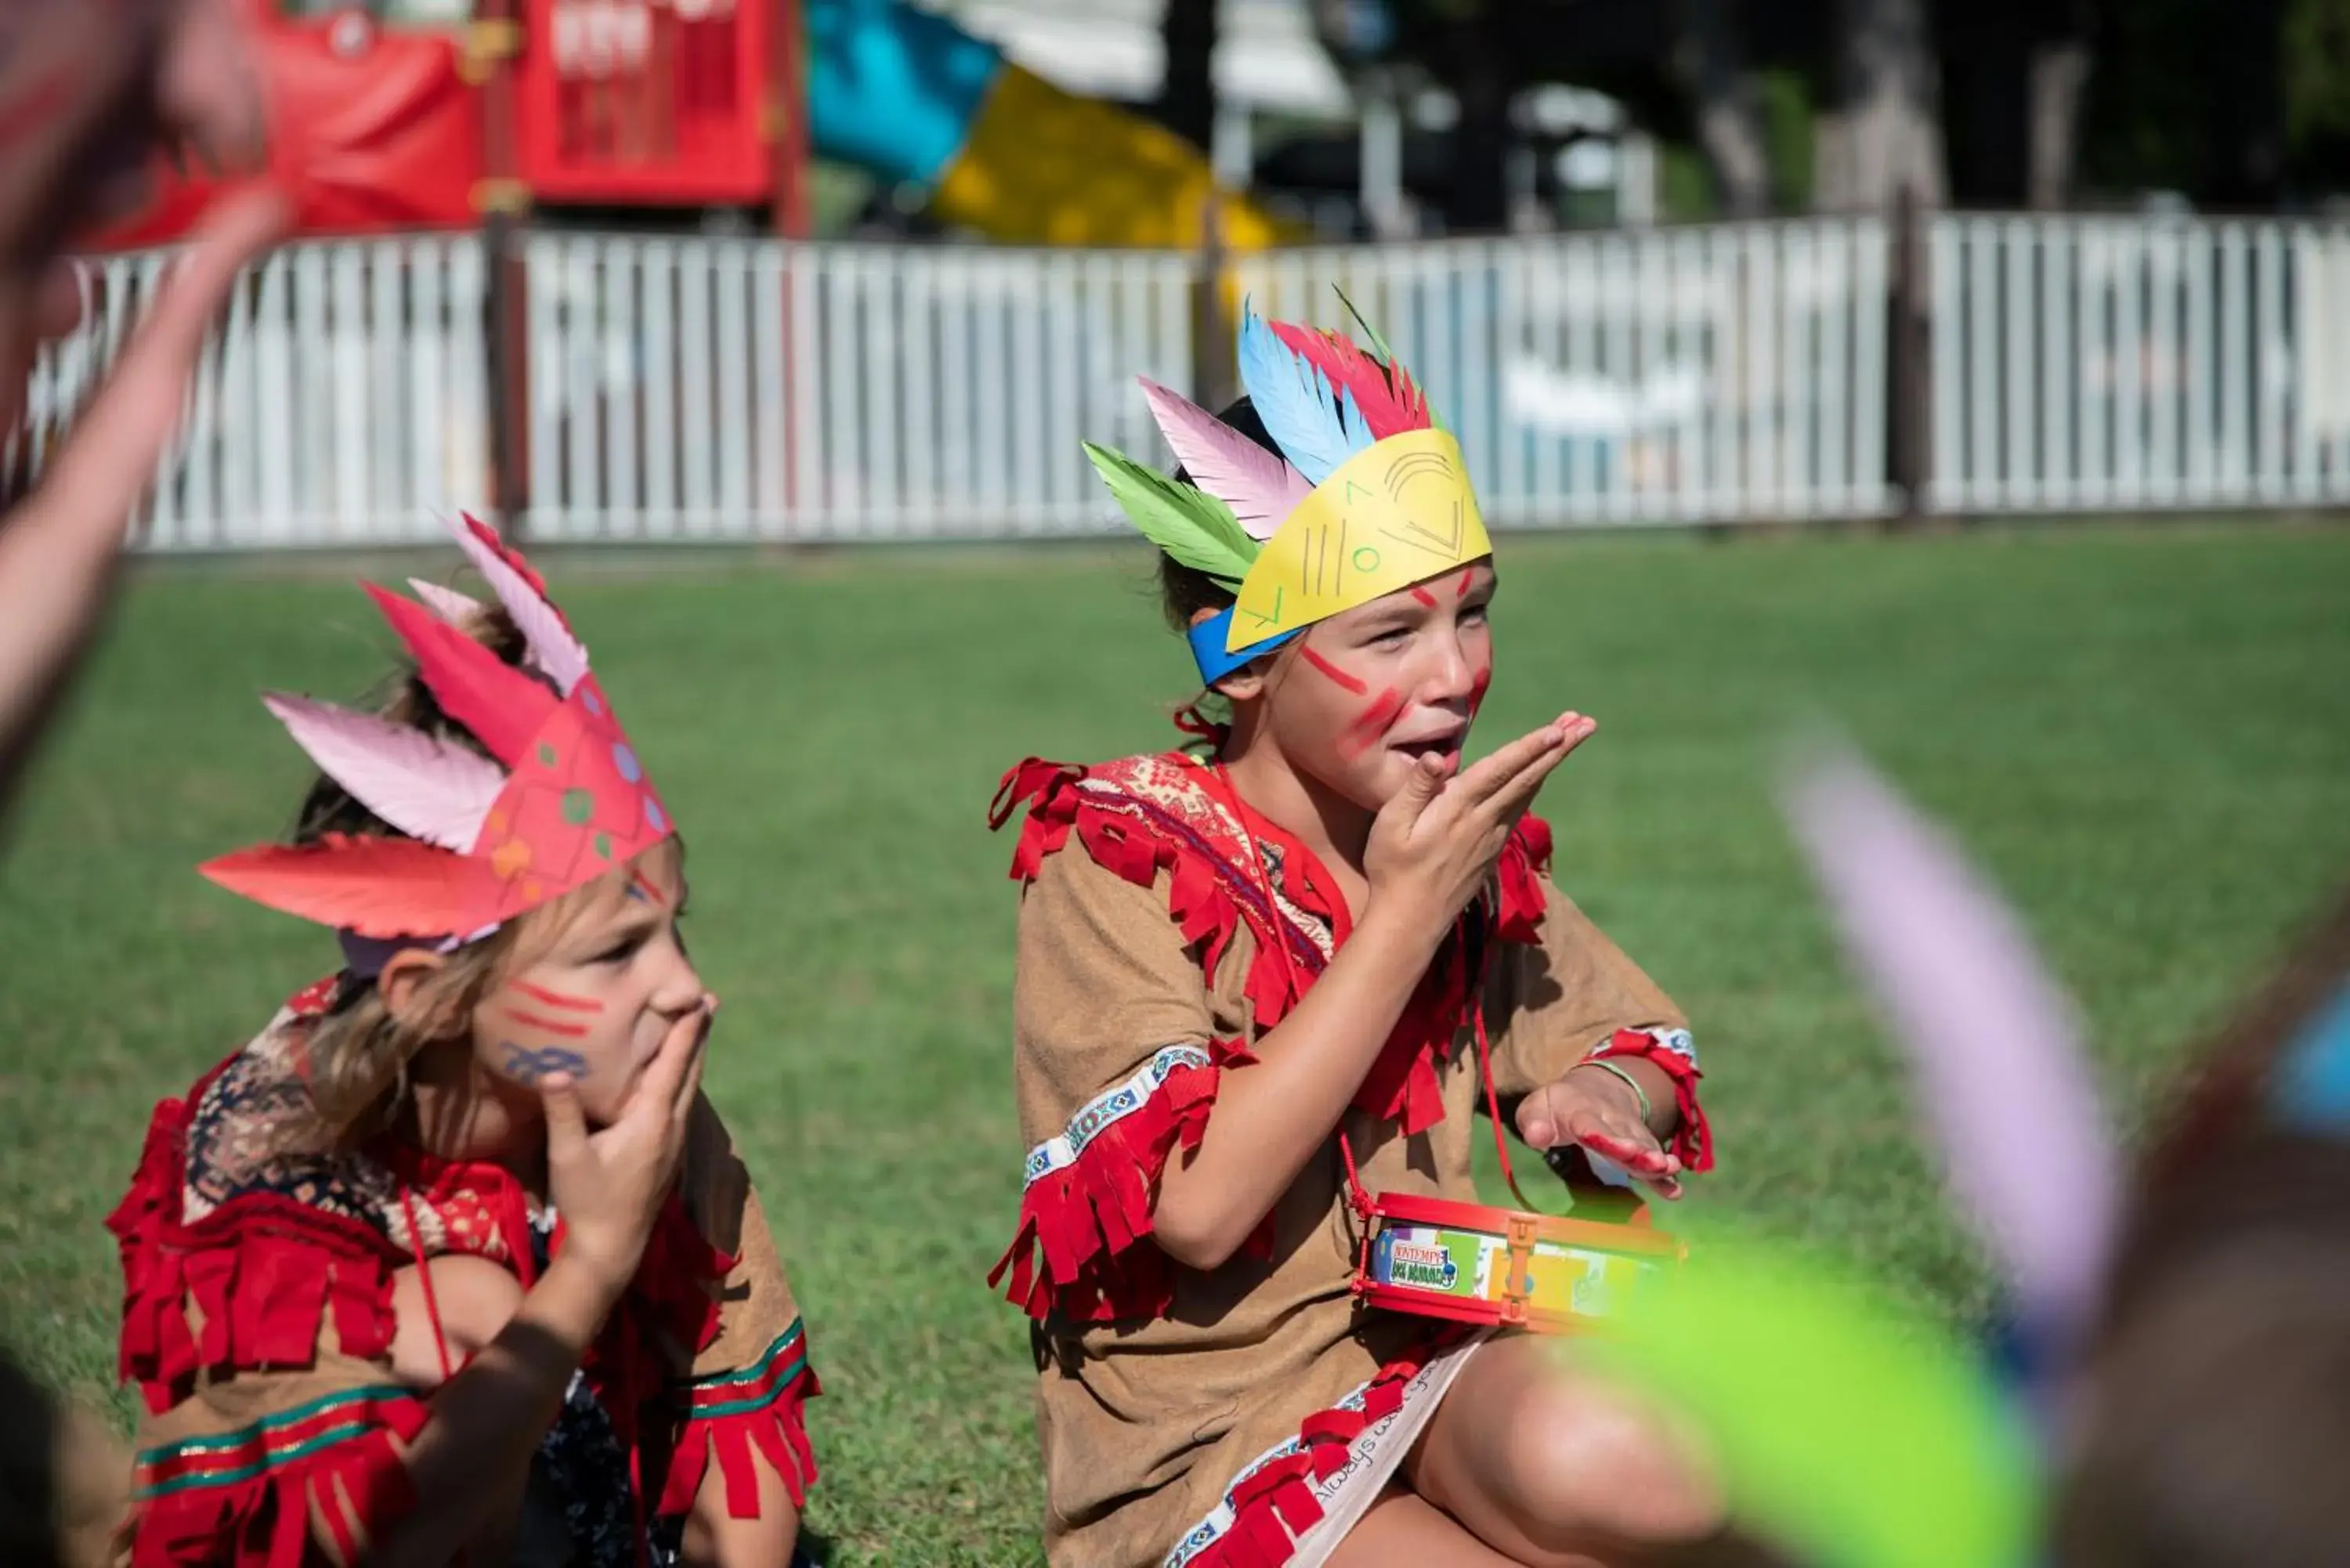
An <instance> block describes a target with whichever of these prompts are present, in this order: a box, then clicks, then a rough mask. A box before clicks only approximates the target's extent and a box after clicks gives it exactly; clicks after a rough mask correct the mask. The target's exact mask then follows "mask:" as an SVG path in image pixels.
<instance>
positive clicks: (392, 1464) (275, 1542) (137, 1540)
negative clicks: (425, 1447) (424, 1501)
mask: <svg viewBox="0 0 2350 1568" xmlns="http://www.w3.org/2000/svg"><path fill="white" fill-rule="evenodd" d="M374 1408H375V1411H376V1413H377V1414H379V1415H380V1416H381V1417H384V1421H385V1424H384V1425H382V1426H380V1427H378V1428H374V1429H373V1430H370V1431H369V1432H366V1433H364V1434H363V1435H361V1436H359V1437H355V1438H345V1439H344V1440H342V1441H340V1442H338V1443H334V1444H331V1445H329V1446H328V1447H327V1448H324V1449H318V1450H317V1452H315V1453H312V1454H309V1455H307V1456H306V1457H304V1458H302V1459H296V1460H293V1461H291V1462H288V1463H286V1464H282V1465H276V1466H272V1467H271V1468H270V1469H268V1470H266V1471H265V1472H264V1473H262V1474H260V1475H256V1476H254V1477H252V1478H250V1479H249V1480H240V1481H232V1482H228V1483H225V1484H223V1485H218V1486H191V1487H187V1488H184V1489H182V1490H175V1491H169V1492H165V1493H163V1494H162V1495H161V1496H160V1497H153V1498H149V1499H147V1500H146V1501H143V1502H141V1503H140V1504H139V1505H138V1511H137V1514H136V1516H135V1520H134V1524H133V1529H134V1534H133V1535H132V1537H131V1542H130V1568H306V1565H307V1564H310V1563H315V1562H317V1555H316V1554H315V1553H314V1552H312V1551H311V1550H310V1510H311V1505H312V1504H313V1503H314V1502H315V1503H316V1504H317V1509H318V1515H319V1517H320V1518H321V1519H322V1520H323V1521H325V1523H326V1527H327V1530H328V1533H329V1535H330V1536H331V1537H332V1538H333V1541H334V1545H335V1549H336V1551H337V1552H338V1553H339V1554H340V1555H341V1557H342V1559H343V1561H344V1562H346V1563H356V1562H358V1561H359V1558H360V1540H361V1536H362V1532H364V1533H365V1534H367V1535H368V1536H369V1537H370V1538H372V1537H373V1536H374V1535H375V1534H377V1533H379V1532H380V1530H381V1529H382V1527H383V1526H385V1525H387V1524H389V1523H391V1522H392V1521H397V1520H398V1519H400V1517H401V1516H402V1515H403V1514H406V1513H408V1512H410V1511H412V1510H413V1509H414V1508H415V1506H416V1493H415V1489H414V1487H413V1486H412V1485H411V1482H410V1480H409V1475H408V1468H407V1466H406V1465H405V1464H403V1463H402V1462H401V1460H400V1450H399V1449H397V1448H395V1447H394V1446H393V1439H394V1438H398V1439H399V1440H400V1442H402V1443H406V1442H410V1441H412V1440H413V1439H414V1438H415V1437H416V1434H417V1432H418V1430H419V1429H420V1428H422V1426H423V1425H424V1418H425V1408H424V1407H423V1405H422V1404H421V1403H420V1402H417V1401H414V1400H403V1401H400V1402H399V1403H397V1404H388V1405H381V1406H377V1407H374Z"/></svg>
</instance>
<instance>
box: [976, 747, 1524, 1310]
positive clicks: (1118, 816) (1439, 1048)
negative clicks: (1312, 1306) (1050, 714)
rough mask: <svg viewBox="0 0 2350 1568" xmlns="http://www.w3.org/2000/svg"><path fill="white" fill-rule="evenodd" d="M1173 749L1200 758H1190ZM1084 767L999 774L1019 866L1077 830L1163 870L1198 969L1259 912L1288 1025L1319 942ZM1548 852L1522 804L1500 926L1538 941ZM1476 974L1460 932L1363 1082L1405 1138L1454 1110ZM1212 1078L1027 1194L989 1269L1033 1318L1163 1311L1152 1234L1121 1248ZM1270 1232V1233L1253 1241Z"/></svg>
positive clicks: (1194, 1081) (1109, 1135) (1267, 1006)
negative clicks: (1304, 938)
mask: <svg viewBox="0 0 2350 1568" xmlns="http://www.w3.org/2000/svg"><path fill="white" fill-rule="evenodd" d="M1140 760H1141V761H1144V762H1150V761H1157V760H1159V759H1140ZM1172 760H1173V761H1176V762H1179V763H1181V765H1185V766H1189V765H1190V763H1189V762H1188V760H1186V759H1172ZM1113 766H1115V764H1113ZM1087 772H1088V770H1087V769H1085V768H1081V767H1076V766H1074V765H1072V764H1069V763H1052V762H1045V761H1043V760H1041V759H1039V758H1035V757H1030V758H1028V759H1027V760H1026V761H1024V762H1023V763H1020V764H1019V765H1018V766H1016V767H1014V768H1013V769H1012V770H1011V771H1010V772H1008V773H1006V774H1004V775H1003V782H1002V784H1000V785H999V786H998V787H997V790H996V794H995V799H994V801H993V804H992V805H991V806H990V808H989V812H988V825H989V826H990V827H992V828H999V829H1000V828H1001V827H1003V826H1004V824H1005V823H1007V822H1009V821H1010V820H1011V818H1012V816H1013V815H1014V813H1016V812H1017V811H1019V810H1020V809H1021V808H1022V807H1023V806H1025V807H1026V808H1027V812H1028V815H1027V820H1026V821H1025V822H1024V824H1023V825H1022V826H1021V830H1020V841H1019V844H1018V846H1016V847H1015V849H1014V852H1013V857H1012V877H1013V879H1014V880H1015V881H1020V882H1026V881H1029V880H1031V879H1033V878H1034V877H1035V876H1036V874H1037V872H1038V871H1039V870H1041V869H1042V868H1043V867H1044V864H1045V859H1046V857H1050V856H1052V855H1055V854H1057V853H1058V852H1059V851H1061V850H1062V849H1064V848H1066V846H1067V845H1068V841H1069V837H1070V836H1071V835H1072V834H1075V835H1076V838H1077V841H1078V842H1079V843H1080V844H1082V845H1084V846H1085V848H1086V852H1087V854H1088V855H1090V856H1091V857H1093V859H1094V861H1095V863H1096V864H1097V865H1098V866H1100V867H1102V868H1103V869H1104V870H1106V871H1108V872H1111V873H1112V874H1113V875H1116V876H1118V877H1122V878H1124V879H1125V880H1126V881H1128V882H1130V883H1132V884H1134V885H1135V886H1137V887H1140V888H1149V887H1152V886H1155V885H1156V883H1157V881H1158V877H1159V872H1160V871H1161V870H1162V869H1164V870H1165V871H1166V872H1167V873H1168V880H1169V887H1168V899H1167V902H1168V913H1169V915H1170V917H1171V918H1172V919H1174V921H1175V923H1176V925H1177V927H1178V928H1179V929H1180V930H1181V932H1182V933H1183V940H1184V941H1185V942H1186V943H1188V944H1191V945H1193V946H1195V947H1197V948H1198V950H1199V952H1200V969H1201V978H1202V979H1203V980H1207V979H1211V978H1212V977H1213V975H1214V973H1215V970H1216V965H1217V964H1218V962H1219V961H1222V957H1223V954H1224V950H1225V948H1226V947H1227V946H1228V945H1229V944H1230V943H1231V941H1232V936H1233V934H1234V933H1235V932H1237V931H1238V930H1239V929H1240V927H1241V923H1242V921H1243V919H1247V920H1248V921H1249V922H1250V929H1251V934H1252V936H1253V938H1254V939H1255V944H1254V945H1255V954H1254V957H1253V960H1252V961H1251V963H1250V965H1249V973H1248V977H1247V979H1246V981H1244V982H1243V995H1244V996H1245V998H1246V999H1247V1001H1248V1002H1249V1004H1250V1007H1251V1010H1252V1012H1253V1015H1254V1019H1255V1023H1256V1026H1257V1028H1258V1029H1259V1030H1268V1029H1272V1028H1274V1026H1276V1025H1277V1024H1279V1023H1281V1021H1282V1020H1283V1019H1284V1018H1285V1017H1287V1016H1288V1014H1289V1012H1290V1010H1291V1008H1293V1007H1294V1006H1295V1005H1296V1003H1297V1002H1298V1001H1299V999H1300V998H1301V996H1302V995H1303V992H1304V988H1305V986H1307V985H1310V984H1312V983H1313V981H1314V978H1315V975H1316V974H1318V973H1319V972H1320V961H1319V958H1318V955H1317V956H1316V957H1315V958H1314V959H1312V960H1310V961H1308V960H1303V959H1301V960H1298V961H1297V962H1296V963H1295V967H1294V968H1293V965H1292V962H1291V961H1290V960H1289V959H1286V958H1284V952H1283V948H1282V944H1283V943H1284V942H1285V941H1286V940H1288V933H1287V932H1286V931H1285V930H1284V929H1278V927H1279V922H1278V921H1277V920H1276V921H1274V922H1272V923H1271V925H1268V924H1267V923H1265V922H1264V921H1263V919H1261V918H1260V917H1257V916H1255V915H1254V914H1253V912H1252V911H1250V910H1248V909H1244V908H1243V906H1242V905H1241V904H1240V903H1238V902H1237V901H1235V900H1234V899H1233V898H1232V895H1231V894H1230V893H1229V892H1228V891H1227V890H1226V888H1225V887H1224V884H1223V881H1222V878H1221V877H1220V876H1219V875H1218V872H1217V869H1216V867H1215V866H1214V865H1213V864H1212V863H1211V860H1210V858H1209V857H1207V856H1205V855H1203V854H1201V853H1200V852H1199V851H1197V850H1196V849H1195V848H1194V847H1193V846H1191V845H1190V844H1188V843H1185V842H1183V841H1182V840H1180V839H1179V838H1177V837H1175V836H1171V835H1164V834H1159V833H1155V832H1151V831H1149V828H1148V827H1147V826H1145V825H1143V824H1142V823H1139V822H1138V820H1137V819H1136V818H1135V817H1134V816H1131V815H1128V814H1126V813H1124V812H1120V811H1118V810H1115V809H1112V808H1110V807H1109V806H1107V805H1104V804H1101V803H1099V802H1097V801H1096V800H1094V799H1092V798H1089V797H1088V795H1087V792H1085V791H1083V790H1081V789H1079V788H1078V787H1077V786H1078V782H1079V781H1080V780H1082V779H1084V778H1085V777H1087ZM1550 857H1551V834H1550V829H1549V827H1548V826H1546V825H1544V823H1543V822H1542V821H1541V820H1540V819H1539V818H1537V817H1533V816H1528V817H1525V818H1523V819H1522V820H1521V821H1520V822H1519V824H1518V826H1517V827H1516V829H1514V830H1513V832H1512V834H1511V836H1510V840H1509V843H1508V844H1507V845H1506V846H1504V847H1503V855H1502V858H1501V863H1500V867H1499V883H1500V898H1499V901H1498V907H1497V909H1496V910H1495V922H1494V926H1495V931H1496V934H1497V935H1498V936H1499V937H1500V938H1501V939H1502V940H1505V941H1519V942H1534V941H1538V940H1541V927H1542V918H1543V911H1544V898H1543V891H1542V884H1541V882H1540V881H1539V879H1538V876H1537V874H1538V873H1539V872H1540V871H1541V870H1542V869H1544V867H1547V866H1548V865H1549V863H1550ZM1286 892H1287V894H1288V896H1289V897H1290V898H1292V899H1293V900H1294V901H1296V902H1297V903H1299V904H1300V906H1301V907H1302V908H1305V909H1310V910H1312V911H1313V912H1315V913H1317V914H1321V915H1323V916H1325V917H1326V918H1327V919H1330V920H1331V923H1332V929H1336V930H1339V931H1340V932H1341V933H1342V934H1343V932H1344V929H1345V919H1344V910H1343V908H1338V907H1335V906H1334V907H1329V908H1325V907H1323V904H1324V902H1325V900H1328V899H1333V898H1335V895H1334V894H1332V893H1330V892H1329V891H1328V890H1326V889H1323V888H1317V887H1315V886H1314V885H1313V883H1312V881H1311V879H1310V878H1308V877H1295V878H1293V880H1292V883H1291V886H1290V887H1289V888H1287V889H1286ZM1293 956H1294V955H1293ZM1480 978H1481V977H1478V976H1472V975H1471V974H1470V973H1469V972H1468V955H1467V951H1466V948H1465V944H1464V943H1463V942H1462V941H1461V940H1459V939H1458V938H1456V939H1455V940H1453V941H1451V943H1449V944H1448V945H1447V947H1446V949H1445V950H1444V954H1443V956H1442V957H1440V959H1439V961H1438V962H1437V963H1436V964H1435V965H1434V966H1432V967H1431V968H1430V971H1429V972H1428V974H1427V975H1425V976H1424V977H1422V979H1421V981H1420V983H1419V987H1418V988H1417V989H1416V990H1415V991H1414V992H1413V994H1412V999H1411V1001H1410V1002H1409V1004H1408V1005H1407V1006H1406V1007H1405V1009H1404V1012H1403V1015H1402V1016H1401V1017H1400V1018H1399V1020H1398V1021H1397V1023H1396V1029H1395V1033H1393V1034H1392V1035H1391V1036H1389V1038H1388V1043H1387V1044H1386V1046H1385V1047H1384V1048H1383V1049H1382V1050H1381V1051H1380V1053H1379V1055H1378V1059H1377V1060H1376V1061H1375V1062H1374V1063H1373V1064H1372V1066H1371V1069H1370V1071H1369V1072H1368V1073H1367V1074H1366V1075H1365V1076H1364V1079H1363V1083H1362V1085H1361V1087H1360V1088H1358V1089H1357V1091H1356V1094H1355V1099H1354V1103H1355V1105H1356V1106H1357V1108H1358V1109H1360V1110H1362V1111H1365V1112H1366V1113H1367V1114H1369V1115H1371V1116H1378V1117H1379V1118H1381V1119H1383V1120H1386V1121H1391V1122H1394V1123H1396V1124H1397V1125H1398V1126H1399V1127H1400V1129H1401V1130H1402V1132H1403V1133H1404V1135H1405V1136H1406V1137H1409V1136H1410V1135H1412V1134H1414V1133H1418V1132H1421V1131H1424V1130H1426V1129H1427V1128H1429V1127H1433V1126H1435V1125H1436V1124H1437V1123H1438V1122H1440V1121H1441V1120H1442V1119H1443V1117H1444V1099H1443V1094H1442V1090H1441V1085H1440V1078H1439V1076H1438V1073H1437V1067H1438V1064H1439V1063H1440V1061H1442V1060H1443V1058H1444V1056H1445V1055H1446V1054H1447V1053H1448V1052H1449V1051H1450V1050H1451V1045H1452V1041H1453V1038H1454V1036H1455V1034H1456V1033H1457V1032H1458V1030H1459V1029H1460V1027H1461V1022H1462V1021H1463V1019H1464V1018H1465V1017H1466V1016H1467V1010H1468V1009H1469V1008H1471V1007H1473V1006H1474V1005H1475V1004H1476V1001H1477V998H1476V990H1477V985H1478V982H1479V980H1480ZM1217 1051H1218V1062H1219V1065H1220V1066H1221V1065H1224V1064H1229V1061H1228V1058H1229V1055H1230V1053H1231V1051H1232V1047H1231V1046H1229V1045H1221V1044H1220V1045H1219V1046H1218V1047H1217ZM1179 1084H1180V1085H1181V1087H1180V1088H1179V1087H1178V1085H1179ZM1215 1093H1216V1079H1215V1075H1214V1072H1213V1070H1210V1071H1208V1072H1206V1073H1204V1074H1200V1073H1196V1072H1194V1073H1178V1074H1177V1075H1175V1076H1174V1077H1172V1078H1170V1080H1169V1081H1168V1083H1167V1084H1166V1085H1164V1086H1162V1088H1161V1089H1160V1091H1159V1095H1158V1096H1153V1102H1154V1103H1153V1104H1151V1105H1150V1106H1146V1107H1145V1108H1144V1109H1143V1110H1141V1111H1138V1112H1136V1113H1134V1114H1133V1115H1131V1116H1128V1117H1127V1118H1125V1119H1124V1120H1123V1121H1121V1122H1120V1123H1118V1124H1117V1126H1116V1127H1114V1128H1112V1129H1109V1130H1108V1131H1107V1132H1106V1133H1105V1134H1104V1135H1103V1136H1101V1137H1097V1139H1096V1140H1095V1142H1094V1143H1093V1144H1092V1145H1089V1146H1088V1147H1087V1149H1086V1152H1085V1154H1084V1155H1083V1156H1081V1157H1080V1158H1079V1159H1078V1160H1077V1162H1076V1164H1075V1165H1073V1166H1070V1167H1068V1168H1066V1169H1064V1170H1060V1171H1056V1172H1055V1173H1054V1174H1053V1175H1052V1176H1051V1177H1049V1178H1046V1179H1045V1180H1043V1181H1039V1182H1037V1183H1036V1184H1035V1186H1034V1187H1032V1188H1031V1189H1029V1190H1028V1192H1027V1193H1026V1194H1025V1195H1024V1199H1023V1200H1022V1204H1021V1225H1020V1231H1019V1233H1018V1234H1017V1235H1016V1236H1015V1237H1014V1240H1013V1242H1012V1245H1011V1247H1010V1248H1008V1249H1007V1250H1006V1251H1005V1252H1004V1254H1003V1259H1002V1260H1001V1261H1000V1262H997V1264H996V1266H995V1268H994V1270H993V1272H991V1273H990V1274H989V1276H988V1282H989V1283H990V1284H991V1285H993V1284H997V1283H1000V1282H1002V1280H1003V1276H1004V1275H1005V1273H1006V1272H1009V1273H1010V1274H1011V1285H1010V1287H1009V1289H1008V1290H1007V1291H1006V1295H1007V1296H1008V1297H1009V1298H1010V1299H1011V1300H1012V1301H1014V1303H1019V1304H1021V1305H1023V1306H1024V1307H1025V1308H1026V1309H1027V1311H1028V1313H1029V1315H1030V1316H1032V1317H1036V1318H1042V1317H1043V1316H1044V1315H1045V1314H1046V1312H1047V1311H1048V1310H1049V1309H1051V1308H1053V1307H1055V1306H1057V1307H1058V1308H1059V1309H1060V1310H1061V1311H1062V1312H1063V1314H1065V1315H1066V1316H1069V1317H1071V1318H1073V1319H1075V1320H1076V1321H1078V1322H1086V1323H1106V1322H1112V1321H1116V1320H1118V1319H1122V1318H1128V1317H1135V1316H1149V1315H1155V1314H1158V1313H1159V1312H1162V1311H1164V1310H1165V1309H1166V1306H1167V1304H1168V1303H1169V1301H1170V1299H1171V1295H1172V1290H1173V1285H1172V1281H1171V1278H1170V1275H1169V1274H1168V1269H1169V1267H1170V1264H1169V1263H1168V1262H1167V1260H1166V1259H1165V1258H1164V1257H1163V1256H1162V1255H1161V1254H1159V1252H1158V1251H1157V1250H1156V1249H1151V1250H1149V1251H1138V1252H1134V1253H1133V1254H1132V1256H1131V1257H1130V1258H1127V1257H1124V1256H1123V1255H1124V1254H1126V1253H1127V1252H1128V1249H1130V1248H1131V1247H1132V1246H1133V1243H1134V1242H1135V1241H1138V1240H1139V1239H1140V1238H1141V1237H1143V1236H1145V1235H1147V1234H1148V1233H1149V1225H1150V1205H1151V1201H1152V1199H1153V1197H1154V1196H1155V1193H1156V1189H1157V1184H1158V1180H1159V1175H1160V1173H1161V1172H1162V1171H1163V1170H1164V1169H1165V1168H1166V1162H1167V1156H1168V1153H1169V1152H1170V1150H1171V1149H1172V1148H1173V1147H1175V1144H1176V1141H1177V1140H1178V1139H1179V1138H1180V1140H1181V1142H1182V1147H1186V1148H1189V1147H1192V1146H1193V1145H1195V1144H1197V1143H1198V1142H1199V1139H1200V1136H1201V1132H1202V1130H1203V1129H1204V1127H1205V1124H1206V1119H1207V1115H1208V1109H1209V1107H1210V1106H1211V1104H1212V1102H1213V1100H1214V1098H1215ZM1263 1240H1264V1239H1263V1236H1262V1235H1260V1237H1259V1238H1258V1241H1259V1242H1263ZM1038 1250H1041V1251H1042V1252H1043V1254H1044V1262H1045V1266H1044V1267H1043V1268H1042V1269H1041V1270H1040V1269H1038V1268H1037V1267H1036V1266H1035V1260H1034V1256H1033V1254H1034V1252H1035V1251H1038ZM1113 1263H1115V1264H1116V1265H1117V1266H1116V1267H1112V1266H1111V1265H1112V1264H1113Z"/></svg>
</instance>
